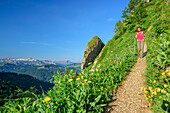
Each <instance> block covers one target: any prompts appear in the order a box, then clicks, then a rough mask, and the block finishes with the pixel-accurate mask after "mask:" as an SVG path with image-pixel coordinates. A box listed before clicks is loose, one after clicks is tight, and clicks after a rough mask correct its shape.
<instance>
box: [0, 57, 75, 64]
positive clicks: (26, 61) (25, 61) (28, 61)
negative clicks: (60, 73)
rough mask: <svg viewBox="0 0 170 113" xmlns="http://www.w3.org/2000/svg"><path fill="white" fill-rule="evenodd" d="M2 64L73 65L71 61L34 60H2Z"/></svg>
mask: <svg viewBox="0 0 170 113" xmlns="http://www.w3.org/2000/svg"><path fill="white" fill-rule="evenodd" d="M0 63H10V64H15V65H32V66H42V65H47V64H54V65H62V66H65V65H69V64H73V63H74V62H71V61H70V60H65V61H53V60H37V59H33V58H27V59H23V58H0Z"/></svg>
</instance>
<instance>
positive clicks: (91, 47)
mask: <svg viewBox="0 0 170 113" xmlns="http://www.w3.org/2000/svg"><path fill="white" fill-rule="evenodd" d="M104 46H105V45H104V43H103V42H102V41H101V39H100V38H99V37H97V36H94V37H93V38H92V39H91V41H90V42H88V44H87V46H86V48H85V52H84V57H83V62H82V64H81V69H82V70H83V69H85V68H86V67H87V66H88V64H89V63H91V62H93V61H94V60H95V58H96V57H97V56H98V55H99V53H100V51H101V50H102V48H103V47H104Z"/></svg>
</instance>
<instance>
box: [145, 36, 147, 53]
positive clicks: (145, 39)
mask: <svg viewBox="0 0 170 113" xmlns="http://www.w3.org/2000/svg"><path fill="white" fill-rule="evenodd" d="M145 45H146V50H147V44H146V38H145Z"/></svg>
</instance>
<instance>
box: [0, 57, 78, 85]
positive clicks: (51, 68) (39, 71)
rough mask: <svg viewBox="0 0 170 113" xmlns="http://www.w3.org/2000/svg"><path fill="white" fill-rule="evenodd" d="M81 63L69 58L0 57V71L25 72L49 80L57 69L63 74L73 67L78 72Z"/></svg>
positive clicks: (39, 78)
mask: <svg viewBox="0 0 170 113" xmlns="http://www.w3.org/2000/svg"><path fill="white" fill-rule="evenodd" d="M80 66H81V63H73V62H71V61H69V60H66V61H59V62H55V61H50V60H35V59H32V58H28V59H12V58H4V59H0V72H1V71H4V72H16V73H19V74H27V75H30V76H32V77H35V78H36V79H38V80H42V81H46V82H50V80H53V75H54V74H57V71H59V72H60V74H61V75H64V73H65V71H66V70H68V71H70V70H71V69H73V70H74V71H77V72H78V73H79V72H80V71H81V68H80Z"/></svg>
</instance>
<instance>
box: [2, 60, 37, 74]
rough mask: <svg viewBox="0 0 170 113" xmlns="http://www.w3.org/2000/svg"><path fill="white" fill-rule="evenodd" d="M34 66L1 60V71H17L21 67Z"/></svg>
mask: <svg viewBox="0 0 170 113" xmlns="http://www.w3.org/2000/svg"><path fill="white" fill-rule="evenodd" d="M31 67H34V66H32V65H24V64H23V65H16V64H10V63H7V62H1V63H0V71H6V72H17V71H18V70H21V69H28V68H31Z"/></svg>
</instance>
